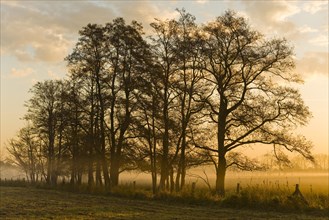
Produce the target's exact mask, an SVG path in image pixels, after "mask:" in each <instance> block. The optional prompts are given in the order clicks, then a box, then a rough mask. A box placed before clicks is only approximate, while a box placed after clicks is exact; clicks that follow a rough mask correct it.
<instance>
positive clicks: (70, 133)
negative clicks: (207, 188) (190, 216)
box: [8, 9, 313, 195]
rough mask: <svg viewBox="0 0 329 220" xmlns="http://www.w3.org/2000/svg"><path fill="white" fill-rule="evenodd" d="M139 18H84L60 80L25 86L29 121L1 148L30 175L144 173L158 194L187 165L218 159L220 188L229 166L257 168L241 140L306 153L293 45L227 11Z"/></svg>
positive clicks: (279, 154) (100, 182) (77, 178)
mask: <svg viewBox="0 0 329 220" xmlns="http://www.w3.org/2000/svg"><path fill="white" fill-rule="evenodd" d="M178 12H179V17H178V18H177V19H171V20H169V19H167V20H159V19H155V21H154V22H153V23H151V24H150V26H151V28H152V34H151V36H148V37H145V34H144V33H143V27H142V24H141V23H138V22H137V21H132V22H131V23H130V24H127V23H126V22H125V20H124V19H123V18H116V19H114V20H113V21H112V22H109V23H106V24H105V25H100V24H88V25H87V26H85V27H83V28H82V29H81V30H80V31H79V35H80V37H79V39H78V41H77V43H76V45H75V47H74V48H73V51H72V53H70V54H69V55H68V56H67V57H66V58H65V60H66V62H67V65H68V74H67V78H66V79H62V80H46V81H43V82H38V83H36V84H35V85H34V86H33V87H32V88H31V89H30V93H31V99H30V100H28V101H27V102H26V107H27V113H26V115H25V116H24V120H26V127H24V128H22V129H21V130H20V131H19V133H18V135H17V137H16V138H13V139H11V140H10V141H9V144H8V150H9V152H10V154H11V155H12V156H13V158H14V159H15V160H16V162H17V163H18V164H19V165H20V166H22V167H23V168H24V169H25V171H26V173H27V176H28V177H29V179H30V180H31V181H38V180H39V179H40V178H41V177H43V178H44V179H45V180H46V182H47V183H48V184H50V185H55V184H56V183H57V181H58V178H59V177H61V176H69V177H70V183H71V184H81V183H82V179H83V176H86V178H87V182H88V186H89V187H90V188H91V187H93V186H95V185H96V186H105V187H107V188H108V189H111V187H115V186H117V185H118V184H119V176H120V173H122V172H124V171H130V170H138V171H141V172H149V173H150V174H151V176H152V186H153V187H152V189H153V193H157V192H158V191H163V190H171V191H173V190H176V191H179V190H181V189H182V188H183V187H184V185H185V178H186V171H187V169H189V168H191V167H196V166H200V165H204V164H213V165H214V167H215V170H216V192H217V193H219V194H220V195H224V192H225V186H224V182H225V174H226V170H227V168H228V167H231V166H232V167H233V166H235V167H237V168H239V169H247V170H250V169H259V168H261V167H262V166H261V164H259V163H257V161H253V160H250V159H249V158H248V157H246V156H245V155H243V154H242V153H240V152H239V151H238V149H241V148H243V147H245V146H250V145H259V144H261V145H262V146H263V145H264V146H265V145H271V146H273V152H274V155H275V156H276V158H277V159H278V160H281V161H285V160H288V159H287V157H286V155H285V154H284V150H288V151H294V152H297V153H299V154H301V155H302V156H304V157H305V158H308V159H310V160H313V157H312V155H311V143H310V142H309V141H307V140H306V139H305V138H304V137H303V136H300V135H294V134H293V133H292V130H293V129H295V128H296V127H297V126H300V125H305V124H306V123H307V121H308V120H309V118H310V117H311V113H310V111H309V109H308V107H307V106H305V104H304V102H303V100H302V98H301V95H300V93H299V91H298V90H297V89H296V87H294V85H295V84H298V83H301V82H302V80H301V78H300V76H299V75H298V74H295V73H294V71H293V69H294V59H293V49H292V47H291V46H290V45H289V42H287V41H286V40H285V39H283V38H273V39H267V38H266V37H265V36H264V35H263V34H261V33H260V32H258V31H256V30H253V28H251V27H250V26H249V24H248V21H247V20H246V19H245V18H243V17H240V16H238V15H237V14H236V13H235V12H233V11H226V12H225V13H224V14H223V15H222V16H219V17H217V18H216V19H215V20H213V21H211V22H208V23H206V24H196V22H195V17H194V16H193V15H191V14H189V13H187V12H186V11H185V10H184V9H182V10H178Z"/></svg>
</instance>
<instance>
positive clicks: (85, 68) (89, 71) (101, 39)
mask: <svg viewBox="0 0 329 220" xmlns="http://www.w3.org/2000/svg"><path fill="white" fill-rule="evenodd" d="M79 33H80V36H81V37H80V39H79V42H78V43H77V44H76V46H75V48H74V50H73V52H72V54H70V55H69V56H68V57H67V58H66V60H67V61H68V64H69V67H70V70H71V73H72V75H73V77H76V78H80V79H85V80H87V81H86V82H85V83H84V84H85V85H86V86H88V87H86V88H85V89H86V90H87V91H88V93H87V97H88V99H89V101H90V102H89V103H88V104H89V105H88V106H89V109H88V111H89V120H90V121H89V130H88V135H89V143H88V145H89V154H90V155H92V149H93V147H95V148H96V149H97V150H98V151H97V152H98V155H99V159H100V161H99V162H100V163H101V167H102V171H103V177H104V181H105V185H106V186H109V185H110V177H109V172H108V161H107V157H106V121H105V111H106V88H105V86H106V83H105V80H107V76H106V75H105V74H106V73H105V71H104V69H105V67H106V65H107V62H108V59H107V56H106V50H105V48H106V47H105V35H104V27H103V26H101V25H97V24H88V25H87V26H86V27H84V28H83V29H82V30H81V31H80V32H79ZM96 131H97V133H98V135H97V136H96V134H95V132H96ZM96 137H97V138H96ZM91 169H92V163H90V164H89V179H90V181H89V182H90V183H89V184H92V171H91ZM96 179H97V180H98V183H101V178H100V164H98V165H97V171H96Z"/></svg>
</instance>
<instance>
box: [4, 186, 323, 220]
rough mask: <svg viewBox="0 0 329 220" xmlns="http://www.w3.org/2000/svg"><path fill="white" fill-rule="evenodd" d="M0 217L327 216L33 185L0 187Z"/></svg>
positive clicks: (281, 217)
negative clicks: (52, 188)
mask: <svg viewBox="0 0 329 220" xmlns="http://www.w3.org/2000/svg"><path fill="white" fill-rule="evenodd" d="M0 193H1V194H0V198H1V201H0V204H1V207H0V218H1V219H143V220H147V219H264V218H265V219H328V218H327V216H326V215H323V214H322V215H321V214H320V215H319V213H282V212H273V211H271V212H264V211H255V210H248V209H238V210H237V209H231V208H223V207H219V206H218V204H212V205H211V204H202V205H196V204H188V203H181V202H178V201H175V200H174V199H171V200H165V199H162V200H159V199H157V200H155V199H148V198H144V199H132V198H126V197H124V198H123V197H117V196H104V195H91V194H79V193H71V192H64V191H56V190H46V189H36V188H31V187H3V186H1V187H0Z"/></svg>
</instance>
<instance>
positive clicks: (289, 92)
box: [202, 11, 312, 195]
mask: <svg viewBox="0 0 329 220" xmlns="http://www.w3.org/2000/svg"><path fill="white" fill-rule="evenodd" d="M203 31H204V49H203V59H204V61H203V62H204V66H203V68H204V71H205V72H206V73H207V74H205V79H206V80H207V81H209V82H210V83H211V84H212V92H211V93H210V94H208V98H207V100H206V103H207V105H208V108H209V115H210V118H211V120H212V122H213V123H215V125H216V127H217V134H216V136H217V137H216V139H217V146H203V147H202V148H203V149H206V150H208V151H209V152H210V156H211V157H212V158H213V162H214V165H215V168H216V191H217V192H218V193H219V194H220V195H224V193H225V191H224V189H225V188H224V180H225V174H226V168H227V165H228V164H227V158H226V155H227V153H228V152H230V151H235V150H237V149H239V148H241V147H242V146H246V145H253V144H270V145H273V146H274V149H275V152H277V155H278V156H279V155H280V154H279V153H281V152H282V149H287V150H289V151H296V152H298V153H300V154H302V155H303V156H304V157H306V158H309V159H312V156H311V153H310V149H311V145H310V144H309V143H308V142H307V141H306V140H305V139H304V138H303V137H302V136H293V134H292V133H291V131H292V130H293V129H294V128H295V127H296V126H298V125H304V124H305V123H307V121H308V119H309V118H310V117H311V113H310V112H309V110H308V108H307V107H306V106H305V105H304V102H303V100H302V98H301V96H300V94H299V92H298V90H297V89H295V88H294V87H293V84H294V83H300V82H301V80H300V79H299V77H298V75H296V74H293V68H294V61H293V51H292V48H291V47H290V46H289V45H288V43H287V41H286V40H285V39H276V38H275V39H271V40H267V39H265V37H264V36H263V35H261V34H260V33H259V32H257V31H254V30H252V29H251V28H250V27H249V26H248V24H247V22H246V20H245V19H244V18H243V17H239V16H237V15H236V13H234V12H232V11H227V12H226V13H225V14H224V15H223V16H220V17H217V19H216V20H215V21H213V22H210V23H208V24H206V25H205V26H204V27H203Z"/></svg>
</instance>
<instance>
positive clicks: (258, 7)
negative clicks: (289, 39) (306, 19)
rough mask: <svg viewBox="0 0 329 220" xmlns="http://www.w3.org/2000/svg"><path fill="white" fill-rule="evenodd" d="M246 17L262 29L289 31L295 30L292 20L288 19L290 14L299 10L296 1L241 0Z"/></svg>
mask: <svg viewBox="0 0 329 220" xmlns="http://www.w3.org/2000/svg"><path fill="white" fill-rule="evenodd" d="M242 3H243V4H244V5H245V11H246V14H247V15H248V17H249V18H250V19H251V20H252V23H255V24H256V25H257V26H259V27H261V28H262V29H263V31H266V32H268V31H270V32H272V33H273V32H274V33H275V32H281V33H285V34H287V33H290V32H295V31H296V26H295V24H294V23H293V22H291V21H288V20H287V18H289V17H290V16H292V15H295V14H297V13H299V12H300V8H299V7H297V5H296V2H290V1H242Z"/></svg>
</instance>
